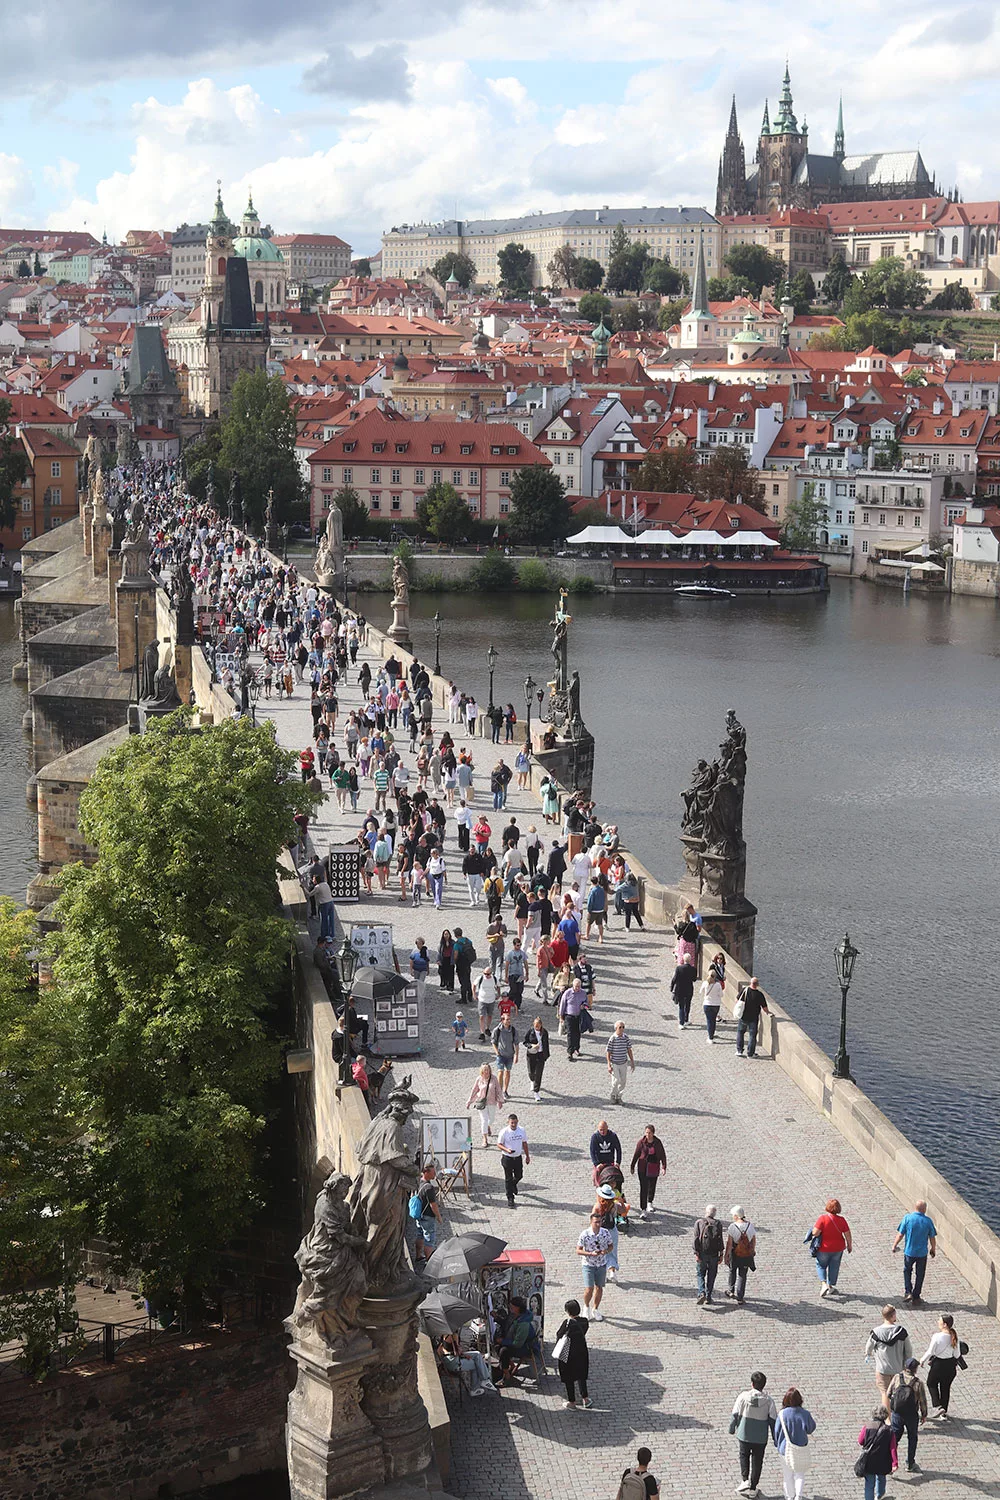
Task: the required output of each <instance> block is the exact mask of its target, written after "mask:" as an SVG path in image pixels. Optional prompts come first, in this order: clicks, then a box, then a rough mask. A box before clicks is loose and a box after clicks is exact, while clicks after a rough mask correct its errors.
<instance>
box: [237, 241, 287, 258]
mask: <svg viewBox="0 0 1000 1500" xmlns="http://www.w3.org/2000/svg"><path fill="white" fill-rule="evenodd" d="M233 254H234V255H239V256H241V257H242V258H243V260H247V261H251V262H252V261H265V260H266V261H280V260H283V259H284V257H283V255H282V253H281V251H280V250H279V249H278V248H277V246H276V245H272V244H271V241H270V240H265V239H264V238H263V236H262V235H256V234H254V235H250V234H241V235H240V237H239V239H237V240H234V241H233Z"/></svg>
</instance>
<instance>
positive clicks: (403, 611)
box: [386, 599, 413, 651]
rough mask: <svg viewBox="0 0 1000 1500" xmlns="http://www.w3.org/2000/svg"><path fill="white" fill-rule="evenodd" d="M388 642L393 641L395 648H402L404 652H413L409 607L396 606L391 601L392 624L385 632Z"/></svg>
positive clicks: (405, 605) (403, 605) (404, 605)
mask: <svg viewBox="0 0 1000 1500" xmlns="http://www.w3.org/2000/svg"><path fill="white" fill-rule="evenodd" d="M386 635H387V636H388V637H389V639H390V640H392V641H395V642H396V645H397V646H402V648H403V650H404V651H412V650H413V641H412V640H411V639H410V606H409V604H408V603H406V604H397V603H396V601H395V599H394V600H393V601H392V624H391V625H390V626H389V629H388V630H387V631H386Z"/></svg>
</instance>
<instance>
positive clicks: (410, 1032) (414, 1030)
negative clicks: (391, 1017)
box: [400, 1021, 420, 1039]
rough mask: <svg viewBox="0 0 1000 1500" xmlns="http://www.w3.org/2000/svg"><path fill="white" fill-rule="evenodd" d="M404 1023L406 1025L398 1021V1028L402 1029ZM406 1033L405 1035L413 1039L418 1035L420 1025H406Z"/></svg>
mask: <svg viewBox="0 0 1000 1500" xmlns="http://www.w3.org/2000/svg"><path fill="white" fill-rule="evenodd" d="M404 1025H406V1023H405V1022H403V1021H401V1022H400V1030H402V1029H403V1026H404ZM406 1035H407V1036H412V1037H413V1038H414V1039H416V1038H417V1037H418V1036H419V1035H420V1027H419V1026H407V1027H406Z"/></svg>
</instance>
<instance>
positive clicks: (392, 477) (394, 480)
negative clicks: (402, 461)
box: [389, 469, 403, 484]
mask: <svg viewBox="0 0 1000 1500" xmlns="http://www.w3.org/2000/svg"><path fill="white" fill-rule="evenodd" d="M402 482H403V479H402V471H401V470H400V469H390V470H389V483H390V484H402Z"/></svg>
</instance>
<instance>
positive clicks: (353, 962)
mask: <svg viewBox="0 0 1000 1500" xmlns="http://www.w3.org/2000/svg"><path fill="white" fill-rule="evenodd" d="M337 965H338V967H339V969H340V980H341V983H342V984H343V986H344V993H345V995H347V994H350V991H351V985H352V983H353V982H354V971H355V969H356V968H357V966H358V955H357V952H356V950H355V949H354V948H352V946H351V940H350V938H349V937H348V935H347V933H346V932H345V933H344V941H343V943H342V944H341V948H340V952H339V953H338V954H337Z"/></svg>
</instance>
